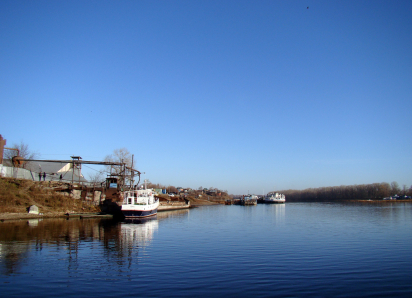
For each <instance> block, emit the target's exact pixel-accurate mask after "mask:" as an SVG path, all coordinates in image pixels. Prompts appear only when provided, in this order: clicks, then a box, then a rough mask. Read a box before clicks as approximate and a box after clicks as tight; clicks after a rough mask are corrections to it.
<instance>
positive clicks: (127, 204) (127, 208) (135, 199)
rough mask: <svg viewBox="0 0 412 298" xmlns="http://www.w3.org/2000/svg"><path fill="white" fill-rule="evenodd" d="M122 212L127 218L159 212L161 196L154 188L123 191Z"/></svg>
mask: <svg viewBox="0 0 412 298" xmlns="http://www.w3.org/2000/svg"><path fill="white" fill-rule="evenodd" d="M122 195H123V204H122V207H121V208H122V213H123V215H124V216H125V217H127V218H141V217H148V216H153V215H156V214H157V208H158V207H159V198H157V197H155V196H154V191H153V190H152V189H138V190H137V189H136V190H128V191H124V192H123V193H122Z"/></svg>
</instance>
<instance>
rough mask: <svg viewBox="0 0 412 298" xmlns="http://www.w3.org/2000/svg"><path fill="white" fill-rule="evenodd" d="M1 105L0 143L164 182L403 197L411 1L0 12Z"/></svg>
mask: <svg viewBox="0 0 412 298" xmlns="http://www.w3.org/2000/svg"><path fill="white" fill-rule="evenodd" d="M307 7H309V8H307ZM0 100H1V117H0V134H2V135H3V137H4V138H5V139H7V145H9V146H11V145H12V144H13V143H19V142H20V141H23V142H25V143H27V144H28V145H29V146H30V148H31V149H32V150H34V151H38V152H39V153H40V154H41V158H42V159H69V158H70V155H79V156H81V157H83V159H84V160H102V159H103V158H104V157H105V156H106V155H107V154H110V153H111V152H112V151H113V150H114V149H116V148H121V147H126V148H127V149H128V150H129V151H130V152H131V153H133V154H134V156H135V161H136V163H137V169H139V170H140V171H142V172H145V175H144V176H143V178H144V179H149V180H150V181H151V182H154V183H161V184H163V185H166V186H167V185H174V186H182V187H191V188H198V187H200V186H202V187H217V188H220V189H223V190H228V191H229V193H232V194H242V193H243V194H245V193H248V192H249V193H255V194H262V193H263V192H265V193H266V192H268V191H273V190H283V189H290V188H292V189H304V188H310V187H322V186H335V185H352V184H367V183H375V182H389V183H390V182H392V181H397V182H398V183H399V184H400V186H401V187H402V186H403V185H407V186H408V187H409V186H411V185H412V135H411V133H412V117H411V113H412V1H396V0H391V1H378V0H375V1H360V0H356V1H347V0H345V1H329V0H327V1H326V0H325V1H313V0H307V1H275V0H272V1H258V0H256V1H255V0H253V1H241V0H233V1H225V0H218V1H212V0H207V1H201V0H199V1H193V0H189V1H172V0H168V1H137V0H134V1H104V0H99V1H73V0H71V1H55V0H53V1H16V0H12V1H5V0H1V1H0ZM90 171H91V170H90Z"/></svg>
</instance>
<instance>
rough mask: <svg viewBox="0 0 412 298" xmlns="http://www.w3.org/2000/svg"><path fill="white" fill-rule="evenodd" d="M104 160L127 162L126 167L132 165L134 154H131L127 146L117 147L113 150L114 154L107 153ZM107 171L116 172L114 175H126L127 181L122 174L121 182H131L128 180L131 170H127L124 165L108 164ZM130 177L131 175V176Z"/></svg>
mask: <svg viewBox="0 0 412 298" xmlns="http://www.w3.org/2000/svg"><path fill="white" fill-rule="evenodd" d="M104 161H106V162H119V163H125V165H126V167H129V168H131V167H132V155H131V154H130V152H129V150H127V149H126V148H124V147H123V148H120V149H115V150H113V153H112V154H109V155H107V156H106V157H105V158H104ZM106 171H107V172H109V173H110V174H114V175H119V176H120V175H122V174H124V175H126V176H125V177H126V179H125V181H123V178H121V176H120V178H119V179H120V181H119V182H120V183H121V184H123V183H124V184H128V183H129V182H130V180H129V181H127V180H128V179H127V175H130V170H127V169H126V170H125V168H124V167H122V166H106ZM129 179H130V176H129Z"/></svg>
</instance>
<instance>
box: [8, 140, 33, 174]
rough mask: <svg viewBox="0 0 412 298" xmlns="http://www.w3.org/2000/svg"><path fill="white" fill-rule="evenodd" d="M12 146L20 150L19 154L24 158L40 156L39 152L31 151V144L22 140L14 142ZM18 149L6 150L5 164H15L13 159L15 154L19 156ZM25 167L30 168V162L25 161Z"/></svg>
mask: <svg viewBox="0 0 412 298" xmlns="http://www.w3.org/2000/svg"><path fill="white" fill-rule="evenodd" d="M11 148H13V149H17V150H19V156H21V157H23V158H24V159H37V158H39V156H40V154H39V153H38V152H36V151H31V150H30V148H29V145H27V144H26V143H24V142H23V141H21V142H20V144H13V147H11ZM17 150H9V149H5V150H4V164H5V165H6V166H13V163H12V161H11V159H12V158H13V157H14V156H17ZM23 168H26V169H30V162H26V163H24V164H23Z"/></svg>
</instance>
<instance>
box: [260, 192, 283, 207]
mask: <svg viewBox="0 0 412 298" xmlns="http://www.w3.org/2000/svg"><path fill="white" fill-rule="evenodd" d="M285 202H286V198H285V195H283V194H280V193H277V192H276V193H268V194H267V195H266V197H265V203H267V204H282V203H285Z"/></svg>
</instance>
